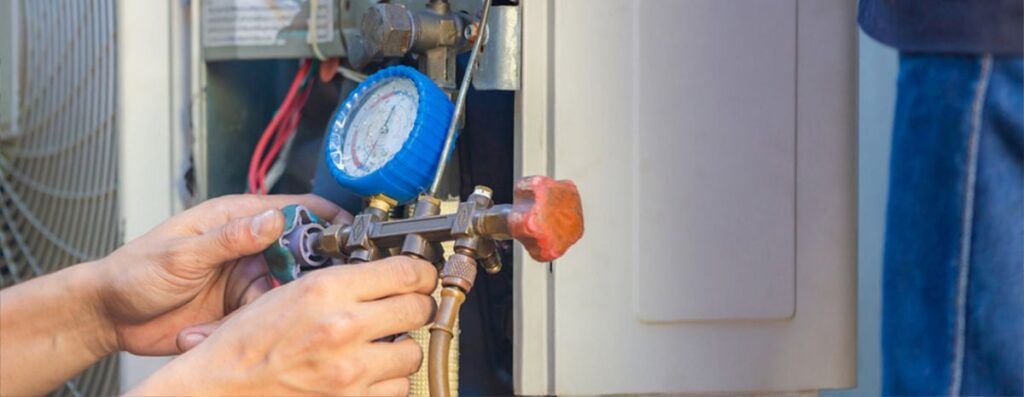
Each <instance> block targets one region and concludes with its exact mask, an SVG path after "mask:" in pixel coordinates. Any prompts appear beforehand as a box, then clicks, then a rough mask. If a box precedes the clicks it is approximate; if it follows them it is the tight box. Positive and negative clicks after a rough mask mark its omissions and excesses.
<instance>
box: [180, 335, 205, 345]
mask: <svg viewBox="0 0 1024 397" xmlns="http://www.w3.org/2000/svg"><path fill="white" fill-rule="evenodd" d="M183 339H184V345H185V347H186V349H187V348H192V347H195V345H198V344H199V343H200V342H202V341H203V340H204V339H206V335H203V334H201V333H198V332H193V333H191V334H185V337H184V338H183Z"/></svg>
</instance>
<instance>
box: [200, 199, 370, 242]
mask: <svg viewBox="0 0 1024 397" xmlns="http://www.w3.org/2000/svg"><path fill="white" fill-rule="evenodd" d="M290 204H298V205H302V206H304V207H306V208H308V209H309V210H310V211H312V212H313V213H314V214H316V215H317V216H318V217H320V218H322V219H325V220H326V219H335V218H338V219H346V218H345V217H346V216H347V219H349V222H348V223H351V218H352V215H349V214H348V213H347V212H345V210H343V209H341V208H340V207H338V206H337V205H334V203H332V202H330V201H327V200H326V199H324V198H321V197H319V196H315V195H312V194H303V195H284V194H282V195H269V196H264V195H254V194H245V195H231V196H223V197H218V198H215V199H212V200H208V201H206V202H204V203H202V204H200V205H198V206H196V207H195V208H192V209H190V210H188V211H186V212H185V214H183V215H186V216H185V217H184V220H182V222H186V223H188V224H187V225H184V226H185V227H187V228H189V229H192V230H193V231H194V232H196V233H204V232H206V231H207V230H209V229H212V228H215V227H217V226H219V225H221V224H224V223H226V222H229V221H231V220H232V219H235V218H241V217H247V216H254V215H256V214H259V213H261V212H264V211H267V210H269V209H280V208H283V207H285V206H287V205H290Z"/></svg>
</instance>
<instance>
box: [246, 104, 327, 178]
mask: <svg viewBox="0 0 1024 397" xmlns="http://www.w3.org/2000/svg"><path fill="white" fill-rule="evenodd" d="M312 88H313V85H312V84H309V85H308V86H306V89H305V90H303V92H302V94H301V96H300V97H298V98H297V99H296V101H295V102H293V103H292V104H291V105H292V106H291V108H290V109H288V111H287V113H290V114H291V116H290V117H289V118H288V119H286V120H285V124H283V125H282V127H283V128H282V129H280V130H278V133H277V136H275V137H274V143H273V144H272V145H271V147H270V151H269V152H268V153H267V155H266V157H264V158H263V162H262V164H261V165H260V167H259V172H258V173H257V178H258V179H257V183H258V184H259V187H260V188H261V189H266V186H267V184H266V179H267V172H268V171H269V170H270V167H271V166H272V165H273V164H274V159H275V158H277V155H278V153H280V152H281V149H283V148H284V146H285V145H286V144H287V143H288V139H289V138H291V136H292V135H293V134H295V130H296V129H297V128H298V127H299V121H300V120H301V119H302V113H301V111H302V107H303V106H305V105H306V101H307V100H309V95H310V93H311V92H312V91H313V89H312ZM264 193H266V192H264Z"/></svg>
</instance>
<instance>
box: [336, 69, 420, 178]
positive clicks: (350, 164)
mask: <svg viewBox="0 0 1024 397" xmlns="http://www.w3.org/2000/svg"><path fill="white" fill-rule="evenodd" d="M418 104H419V93H418V92H417V90H416V85H415V83H413V81H411V80H409V79H407V78H402V77H393V78H389V79H386V80H383V81H381V82H380V83H378V84H377V85H376V87H374V88H373V89H371V90H370V91H369V92H368V95H366V96H364V97H363V99H362V100H359V101H358V103H357V104H356V105H355V108H354V109H352V112H351V113H349V115H348V117H346V118H345V120H344V121H342V123H344V124H343V126H342V128H341V132H340V134H337V135H332V136H331V137H330V150H331V152H332V153H331V154H332V155H331V157H332V160H333V161H334V163H335V165H336V166H337V167H338V168H339V169H341V170H342V171H344V172H345V173H346V174H348V175H349V176H352V177H362V176H366V175H368V174H370V173H373V172H374V171H376V170H378V169H380V168H381V167H382V166H384V165H385V164H387V163H388V161H391V159H392V158H394V157H395V154H397V153H398V152H399V151H400V150H402V146H403V145H404V144H405V141H406V140H407V139H408V138H409V132H410V131H412V129H413V126H414V125H415V123H416V112H417V110H418Z"/></svg>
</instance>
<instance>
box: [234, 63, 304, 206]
mask: <svg viewBox="0 0 1024 397" xmlns="http://www.w3.org/2000/svg"><path fill="white" fill-rule="evenodd" d="M312 64H313V61H312V60H309V59H307V60H305V61H304V62H303V63H302V66H301V67H299V71H298V72H296V73H295V78H294V79H292V84H291V86H290V87H288V94H287V95H286V96H285V99H284V101H283V102H282V103H281V106H280V107H279V108H278V111H277V113H276V114H274V118H273V119H271V121H270V124H268V125H267V128H266V129H264V130H263V134H262V135H261V136H260V140H259V142H258V143H257V144H256V149H255V150H254V151H253V154H252V159H250V161H249V192H250V193H264V192H263V186H261V185H258V183H259V181H258V180H257V175H256V171H257V169H258V168H259V164H260V161H259V160H260V158H262V157H263V151H264V150H266V147H267V144H268V143H269V142H270V139H271V138H272V137H274V136H275V135H277V134H278V127H279V125H280V124H281V121H282V120H284V119H285V117H286V115H288V114H289V113H290V112H288V111H287V110H289V109H290V108H291V107H292V102H293V101H294V100H295V96H296V94H297V93H298V90H299V87H300V86H301V85H302V81H303V80H305V79H306V76H307V75H308V74H309V69H310V66H311V65H312Z"/></svg>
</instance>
